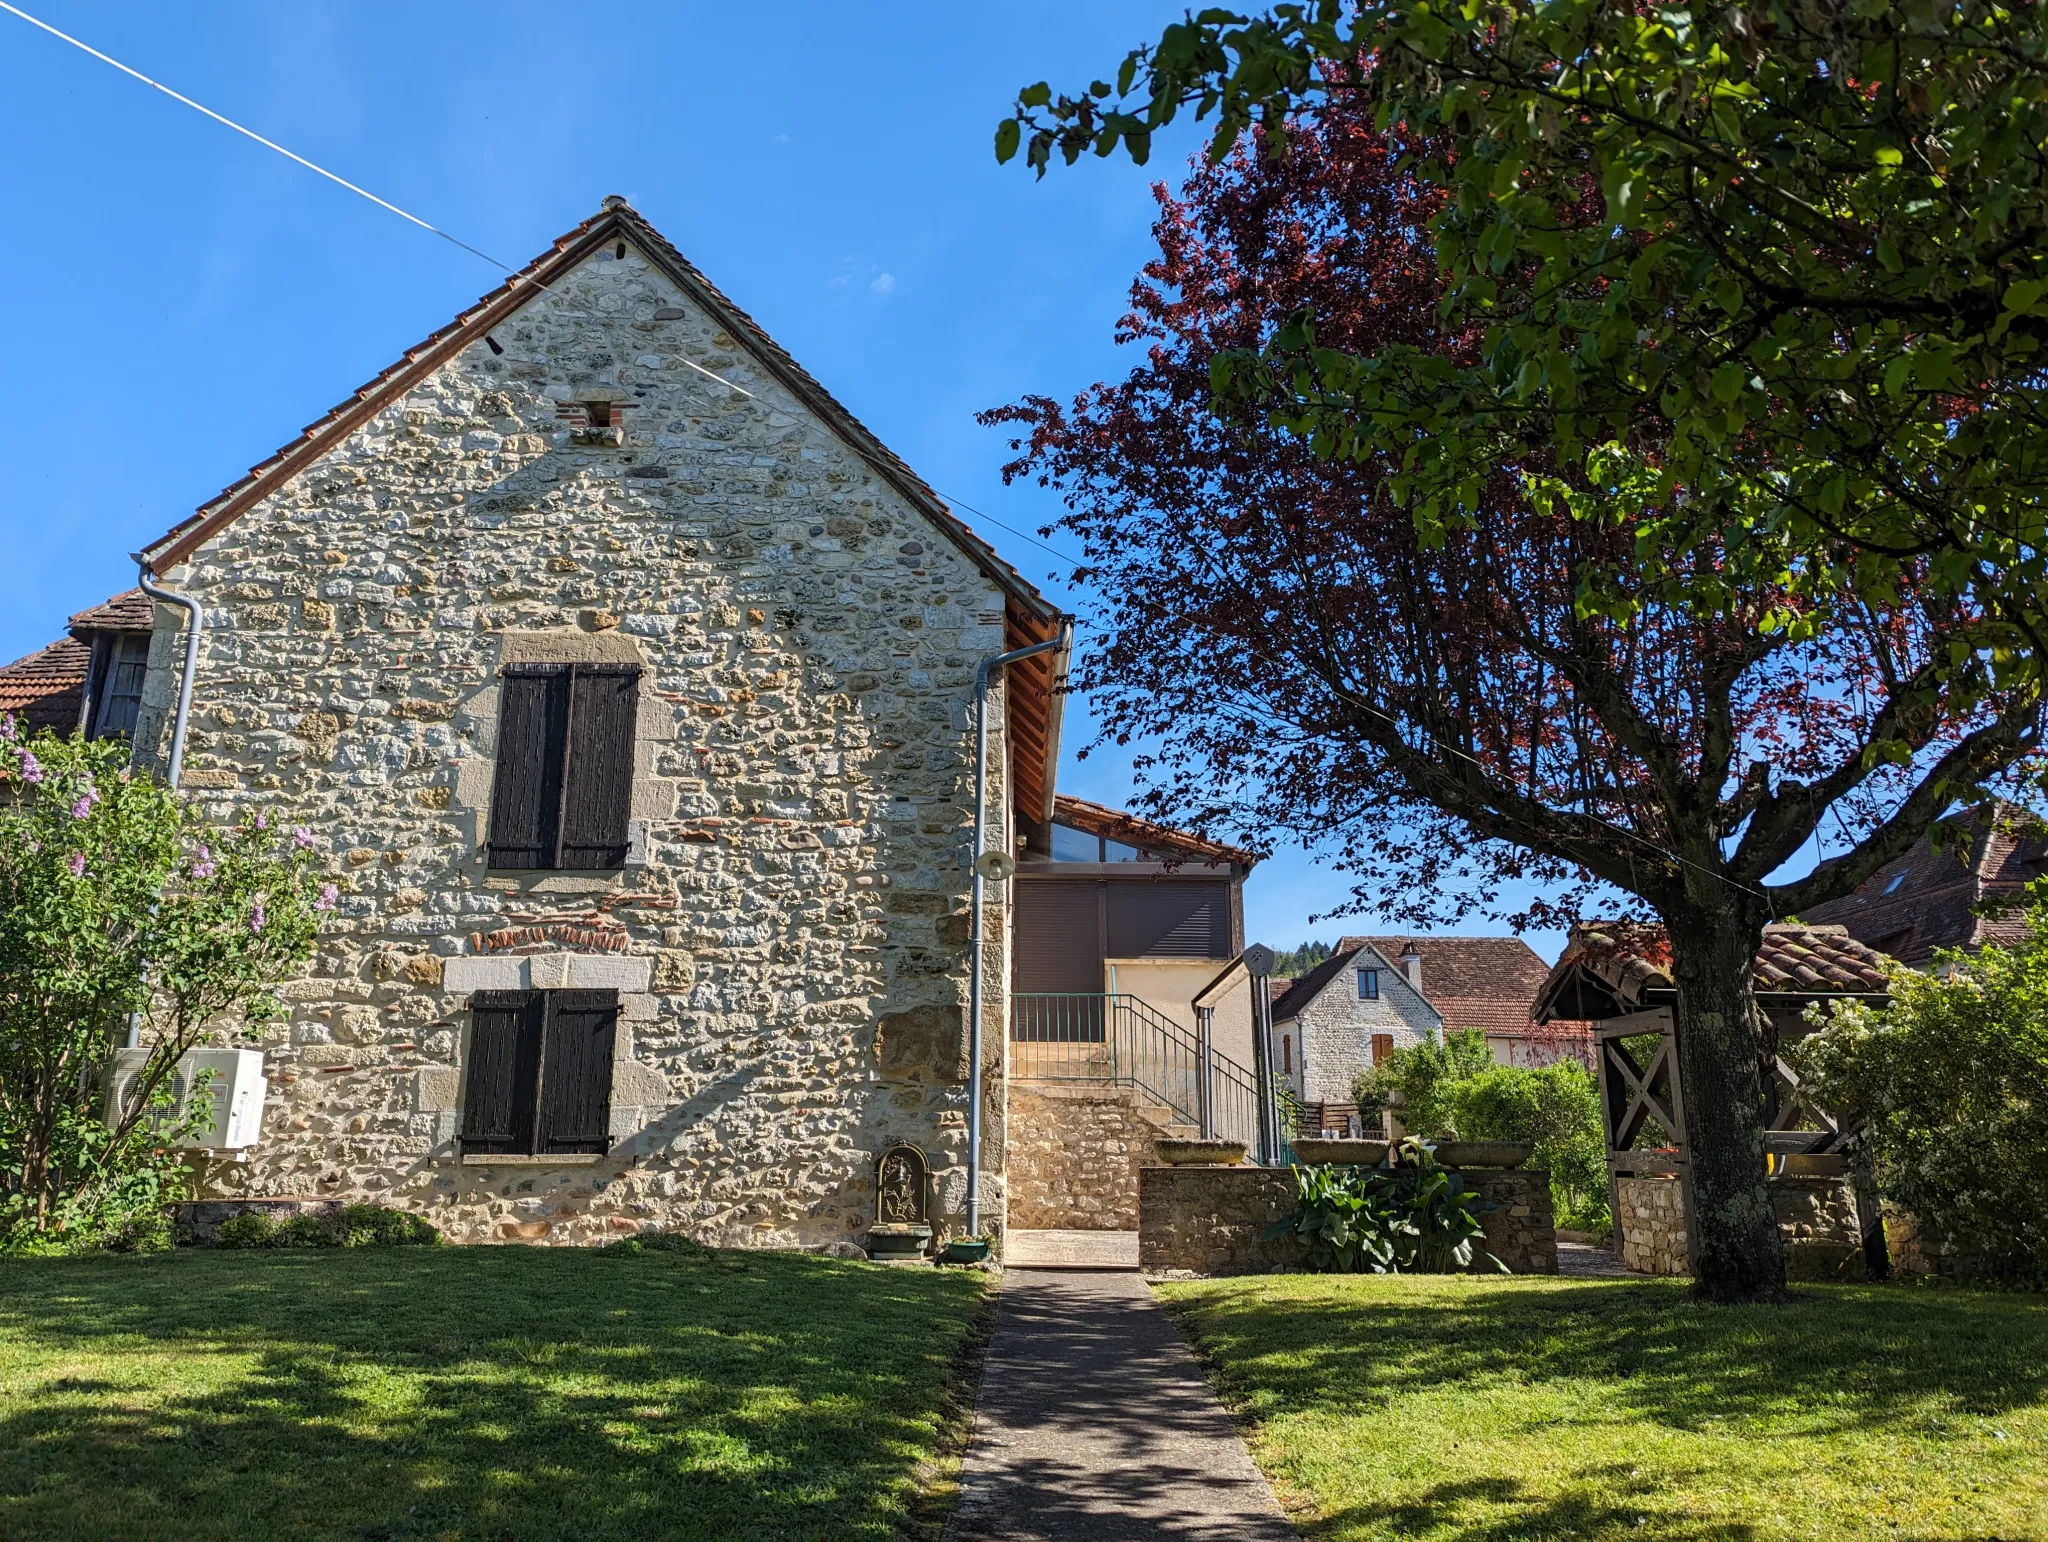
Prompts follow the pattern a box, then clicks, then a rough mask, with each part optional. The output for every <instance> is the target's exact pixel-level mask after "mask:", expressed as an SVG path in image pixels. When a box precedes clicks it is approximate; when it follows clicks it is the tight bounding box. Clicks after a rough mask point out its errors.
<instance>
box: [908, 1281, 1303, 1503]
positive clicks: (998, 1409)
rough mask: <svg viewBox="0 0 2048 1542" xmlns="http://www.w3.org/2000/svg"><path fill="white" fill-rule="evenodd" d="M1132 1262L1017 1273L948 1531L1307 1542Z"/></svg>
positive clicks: (1008, 1286) (1007, 1284)
mask: <svg viewBox="0 0 2048 1542" xmlns="http://www.w3.org/2000/svg"><path fill="white" fill-rule="evenodd" d="M1293 1538H1294V1530H1293V1528H1292V1527H1290V1526H1289V1525H1288V1524H1287V1522H1286V1521H1285V1520H1284V1519H1283V1518H1282V1516H1281V1514H1280V1507H1279V1506H1278V1505H1277V1504H1275V1503H1274V1502H1273V1492H1272V1490H1271V1489H1270V1488H1268V1487H1267V1486H1266V1480H1265V1479H1264V1478H1263V1477H1262V1476H1260V1474H1259V1470H1258V1469H1257V1468H1256V1467H1254V1466H1253V1465H1252V1459H1251V1457H1250V1455H1249V1454H1247V1452H1246V1451H1245V1448H1244V1442H1243V1441H1242V1440H1241V1439H1239V1438H1238V1434H1237V1428H1236V1426H1235V1425H1233V1424H1232V1423H1231V1421H1230V1416H1229V1415H1228V1414H1226V1413H1225V1412H1224V1411H1223V1407H1222V1405H1221V1404H1219V1403H1218V1402H1217V1401H1216V1399H1215V1397H1214V1396H1213V1395H1212V1394H1211V1393H1210V1391H1209V1388H1208V1386H1207V1385H1206V1384H1205V1383H1204V1382H1203V1380H1202V1373H1201V1371H1200V1369H1199V1368H1198V1367H1197V1366H1196V1364H1195V1360H1194V1357H1193V1356H1192V1355H1191V1354H1189V1353H1188V1349H1187V1346H1186V1345H1185V1344H1183V1343H1182V1342H1181V1338H1180V1335H1179V1333H1178V1332H1177V1331H1175V1329H1174V1326H1173V1324H1172V1322H1171V1321H1169V1320H1168V1318H1167V1316H1166V1313H1165V1312H1163V1311H1162V1310H1160V1308H1159V1304H1158V1303H1157V1302H1156V1301H1154V1300H1153V1299H1152V1293H1151V1291H1150V1290H1149V1289H1147V1288H1146V1285H1145V1282H1144V1281H1143V1280H1142V1279H1140V1278H1139V1277H1138V1276H1137V1275H1135V1274H1129V1273H1123V1272H1118V1273H1088V1272H1083V1271H1079V1270H1063V1271H1060V1272H1057V1273H1055V1272H1053V1271H1050V1270H1048V1271H1044V1272H1038V1271H1033V1270H1027V1269H1011V1270H1009V1271H1008V1272H1007V1273H1006V1274H1005V1275H1004V1278H1003V1288H1002V1295H1001V1297H1000V1298H999V1300H998V1303H997V1307H996V1323H995V1335H994V1337H993V1338H992V1339H991V1341H990V1343H989V1348H988V1359H987V1362H986V1365H985V1367H984V1369H983V1371H982V1377H981V1393H980V1396H979V1398H978V1399H977V1400H976V1403H975V1410H974V1438H973V1440H972V1442H971V1443H970V1444H969V1446H968V1449H967V1456H966V1459H965V1461H964V1462H963V1463H962V1464H961V1470H960V1497H959V1502H958V1504H957V1506H956V1507H955V1509H954V1512H953V1517H952V1519H951V1520H950V1521H949V1522H948V1523H947V1526H946V1542H1083V1539H1086V1542H1293Z"/></svg>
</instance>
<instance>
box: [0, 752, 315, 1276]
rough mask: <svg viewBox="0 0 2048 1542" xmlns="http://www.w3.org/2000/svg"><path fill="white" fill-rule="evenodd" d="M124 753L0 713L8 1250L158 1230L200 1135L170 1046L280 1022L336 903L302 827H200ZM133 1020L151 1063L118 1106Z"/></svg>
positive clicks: (1, 1117)
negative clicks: (20, 728)
mask: <svg viewBox="0 0 2048 1542" xmlns="http://www.w3.org/2000/svg"><path fill="white" fill-rule="evenodd" d="M127 761H128V746H127V745H126V743H125V742H123V741H120V740H98V741H92V742H88V741H85V740H82V739H79V738H76V737H74V738H70V739H59V738H57V737H55V736H54V735H51V734H48V733H44V734H41V735H38V736H37V737H36V738H35V739H34V740H33V741H32V742H31V741H26V740H24V739H23V738H22V737H21V736H20V735H19V733H18V732H17V730H16V727H15V725H14V723H13V722H12V721H11V720H7V719H0V1247H9V1246H12V1247H34V1248H52V1247H56V1248H71V1247H89V1246H97V1245H105V1244H107V1243H109V1242H113V1241H117V1240H118V1239H120V1238H121V1237H123V1236H128V1235H134V1234H136V1233H137V1232H138V1231H140V1232H148V1231H151V1230H153V1229H155V1228H156V1226H157V1224H158V1221H159V1218H160V1216H161V1206H162V1202H163V1200H164V1199H165V1198H167V1197H171V1196H172V1195H173V1194H174V1193H175V1192H177V1191H179V1190H180V1189H181V1188H182V1187H183V1185H184V1182H185V1168H184V1165H183V1163H182V1161H181V1160H180V1159H179V1158H178V1157H177V1155H176V1154H175V1152H174V1151H173V1150H172V1149H171V1148H172V1143H173V1142H175V1141H176V1140H178V1139H180V1138H182V1137H184V1136H186V1135H188V1134H203V1132H201V1131H198V1130H188V1129H187V1128H184V1127H182V1126H181V1125H180V1124H179V1123H178V1121H177V1119H176V1117H175V1116H174V1115H173V1113H172V1106H171V1105H172V1095H171V1073H172V1071H173V1070H174V1069H175V1067H176V1065H177V1062H178V1059H179V1057H180V1056H181V1055H183V1054H184V1053H185V1052H186V1051H187V1050H189V1049H191V1048H193V1047H194V1046H195V1045H197V1044H200V1043H202V1042H206V1041H208V1040H210V1039H216V1038H219V1037H221V1036H222V1035H224V1034H233V1033H236V1032H241V1031H247V1030H250V1029H254V1028H256V1027H258V1026H259V1025H260V1024H262V1023H263V1022H265V1021H266V1020H268V1019H270V1018H273V1017H275V1016H278V1015H280V1014H281V1013H282V1012H283V1010H284V1009H283V1007H282V1006H281V1005H280V1004H279V1003H278V1001H277V1000H276V998H275V997H274V995H273V994H272V991H271V987H272V985H273V984H274V983H275V982H276V981H278V980H280V979H282V978H284V977H285V976H286V975H287V974H288V973H289V972H290V971H291V970H292V969H293V967H294V966H295V965H297V964H298V963H300V962H301V961H302V960H304V959H305V958H306V957H307V956H308V955H309V954H310V952H311V951H312V943H313V937H314V933H315V931H316V929H317V927H318V925H319V922H320V918H321V914H322V912H323V911H328V910H332V909H333V908H334V906H335V904H336V903H337V900H338V891H337V889H336V886H335V885H334V884H332V883H326V882H324V881H323V878H322V875H321V874H320V873H319V872H318V870H317V868H316V867H315V863H314V858H313V852H312V845H313V843H312V841H311V839H310V836H308V837H307V839H305V840H299V839H295V838H292V837H288V836H286V835H285V834H284V833H283V832H280V831H277V830H274V829H271V828H269V824H268V821H266V820H265V819H264V818H263V817H262V816H261V815H260V814H259V815H258V816H256V817H255V818H254V819H251V820H249V821H247V822H246V823H244V824H242V825H239V826H237V827H234V828H231V829H226V830H223V829H220V828H218V827H215V826H211V825H207V824H205V823H203V822H202V820H201V819H200V817H199V815H198V814H197V813H196V812H195V811H193V810H192V809H191V808H189V807H188V806H187V805H185V804H184V803H182V802H180V801H179V800H178V798H177V797H175V796H174V795H173V794H172V792H171V790H170V789H169V788H167V787H165V786H164V785H163V784H162V783H161V782H159V781H157V780H155V779H154V778H152V777H149V776H146V775H140V774H131V773H130V771H129V769H128V766H127ZM131 1019H139V1023H140V1028H141V1036H140V1043H141V1044H142V1045H144V1046H146V1047H147V1048H148V1050H149V1056H148V1059H147V1061H146V1062H145V1064H144V1066H143V1069H142V1072H141V1074H140V1075H138V1076H137V1077H135V1078H134V1079H133V1081H132V1082H131V1083H129V1090H128V1093H127V1096H126V1098H125V1100H124V1101H123V1103H122V1106H121V1107H119V1108H116V1109H111V1110H110V1109H109V1107H108V1101H109V1093H108V1090H107V1086H106V1071H107V1067H108V1064H109V1060H110V1056H111V1053H112V1051H113V1050H114V1049H115V1048H116V1047H118V1046H119V1045H120V1044H121V1043H122V1042H124V1040H125V1038H126V1035H127V1032H128V1027H129V1024H130V1021H131ZM191 1101H192V1102H193V1103H194V1104H197V1103H199V1102H201V1101H203V1100H198V1099H194V1100H191ZM197 1117H200V1118H203V1117H204V1115H203V1114H202V1115H199V1116H197Z"/></svg>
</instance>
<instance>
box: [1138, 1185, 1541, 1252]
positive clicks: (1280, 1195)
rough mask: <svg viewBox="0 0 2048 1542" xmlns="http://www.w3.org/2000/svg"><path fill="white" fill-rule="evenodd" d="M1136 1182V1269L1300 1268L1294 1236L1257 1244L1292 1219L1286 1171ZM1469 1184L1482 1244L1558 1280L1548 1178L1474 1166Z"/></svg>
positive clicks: (1291, 1193)
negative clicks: (1483, 1204)
mask: <svg viewBox="0 0 2048 1542" xmlns="http://www.w3.org/2000/svg"><path fill="white" fill-rule="evenodd" d="M1138 1176H1139V1184H1138V1190H1139V1192H1138V1264H1139V1267H1140V1268H1143V1269H1148V1270H1155V1271H1165V1270H1168V1269H1184V1270H1187V1271H1189V1272H1191V1273H1194V1274H1286V1273H1293V1272H1298V1271H1300V1270H1302V1269H1304V1268H1306V1267H1307V1259H1306V1256H1305V1254H1304V1252H1303V1250H1302V1248H1301V1246H1300V1244H1299V1243H1297V1242H1295V1241H1294V1239H1293V1238H1292V1237H1282V1238H1281V1239H1279V1240H1278V1241H1276V1242H1268V1241H1266V1240H1264V1232H1265V1230H1266V1228H1267V1227H1268V1226H1270V1225H1272V1224H1273V1223H1274V1222H1275V1221H1278V1220H1281V1219H1284V1218H1285V1217H1287V1216H1289V1215H1292V1214H1293V1213H1294V1206H1295V1190H1294V1174H1293V1172H1292V1171H1291V1170H1290V1169H1288V1168H1285V1167H1147V1168H1145V1169H1144V1170H1143V1171H1142V1172H1141V1173H1140V1174H1139V1175H1138ZM1465 1179H1466V1181H1467V1182H1469V1183H1470V1184H1472V1185H1473V1187H1474V1188H1476V1189H1477V1190H1478V1191H1479V1194H1480V1197H1481V1198H1482V1199H1485V1200H1487V1201H1490V1202H1491V1203H1492V1204H1493V1206H1494V1208H1493V1209H1491V1210H1489V1211H1487V1212H1486V1213H1485V1214H1484V1215H1483V1216H1481V1217H1480V1224H1481V1225H1483V1226H1484V1227H1485V1228H1486V1247H1487V1250H1488V1251H1489V1252H1491V1253H1492V1254H1493V1255H1494V1256H1495V1257H1496V1258H1498V1259H1500V1261H1501V1262H1502V1263H1504V1264H1506V1265H1507V1266H1508V1269H1509V1270H1510V1272H1512V1273H1515V1274H1555V1273H1557V1232H1556V1223H1555V1221H1554V1219H1553V1217H1552V1214H1551V1209H1550V1175H1549V1174H1548V1173H1546V1172H1544V1171H1542V1170H1541V1169H1540V1168H1526V1167H1525V1168H1516V1169H1514V1170H1512V1171H1507V1170H1502V1169H1498V1168H1489V1169H1478V1168H1475V1169H1473V1170H1471V1171H1469V1172H1467V1173H1466V1174H1465Z"/></svg>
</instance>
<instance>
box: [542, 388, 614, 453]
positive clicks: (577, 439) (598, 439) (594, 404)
mask: <svg viewBox="0 0 2048 1542" xmlns="http://www.w3.org/2000/svg"><path fill="white" fill-rule="evenodd" d="M627 406H628V404H627V403H625V402H619V401H612V400H609V399H599V400H591V401H582V402H563V403H562V405H561V406H560V407H559V408H557V409H556V412H555V416H557V417H558V418H560V419H562V421H563V422H565V423H567V424H568V425H569V439H570V441H571V442H572V443H574V444H593V445H609V446H613V447H616V446H619V445H622V444H624V443H625V442H626V408H627Z"/></svg>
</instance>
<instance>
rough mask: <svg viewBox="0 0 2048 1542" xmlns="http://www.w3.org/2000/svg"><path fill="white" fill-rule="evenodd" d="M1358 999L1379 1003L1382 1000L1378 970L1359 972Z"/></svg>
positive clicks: (1362, 970)
mask: <svg viewBox="0 0 2048 1542" xmlns="http://www.w3.org/2000/svg"><path fill="white" fill-rule="evenodd" d="M1358 999H1359V1000H1360V1001H1378V1000H1379V999H1380V972H1379V971H1378V970H1377V969H1361V970H1359V971H1358Z"/></svg>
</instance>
